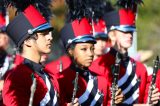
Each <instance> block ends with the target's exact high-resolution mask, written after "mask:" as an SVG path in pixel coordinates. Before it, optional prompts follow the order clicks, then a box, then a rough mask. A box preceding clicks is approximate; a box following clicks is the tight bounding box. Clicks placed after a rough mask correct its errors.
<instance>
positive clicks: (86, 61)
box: [69, 43, 94, 68]
mask: <svg viewBox="0 0 160 106" xmlns="http://www.w3.org/2000/svg"><path fill="white" fill-rule="evenodd" d="M69 54H70V55H71V56H72V57H73V58H74V60H75V62H76V63H77V64H78V65H79V66H80V67H81V68H84V67H89V66H90V65H91V63H92V61H93V57H94V44H92V43H77V44H76V45H75V48H74V49H69Z"/></svg>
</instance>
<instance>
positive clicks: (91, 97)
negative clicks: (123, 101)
mask: <svg viewBox="0 0 160 106" xmlns="http://www.w3.org/2000/svg"><path fill="white" fill-rule="evenodd" d="M79 29H81V30H79ZM61 37H62V40H63V42H64V45H65V46H66V51H67V53H68V55H69V57H70V59H71V65H70V66H69V67H68V68H67V69H65V70H64V71H63V72H62V73H60V74H59V75H57V76H58V82H59V86H60V97H61V98H62V99H63V105H65V103H66V102H71V101H72V97H74V96H75V98H78V101H79V104H80V105H81V106H101V105H103V106H106V105H107V104H106V103H107V98H108V97H107V93H108V92H107V89H109V88H107V80H106V79H105V78H104V77H102V76H97V74H95V73H92V72H90V70H89V69H88V67H89V66H90V65H91V63H92V61H93V58H94V44H95V43H96V40H95V39H94V37H93V36H92V27H91V25H90V24H89V23H88V20H87V19H86V18H82V19H81V20H80V21H79V20H74V21H73V22H72V23H69V24H66V25H65V26H64V28H63V29H62V31H61ZM76 73H78V74H79V75H78V82H77V83H76V84H77V90H76V91H74V89H75V88H74V85H75V77H76ZM66 84H67V85H66ZM73 92H76V94H75V95H74V93H73ZM117 94H119V92H118V93H117ZM116 100H117V101H116V102H118V101H119V97H118V98H116Z"/></svg>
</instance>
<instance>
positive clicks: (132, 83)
mask: <svg viewBox="0 0 160 106" xmlns="http://www.w3.org/2000/svg"><path fill="white" fill-rule="evenodd" d="M136 83H137V76H136V75H135V76H134V78H133V80H132V82H131V83H130V85H129V86H128V87H127V88H126V89H125V90H123V93H124V94H126V93H127V92H129V90H130V89H131V88H132V87H133V86H135V85H136Z"/></svg>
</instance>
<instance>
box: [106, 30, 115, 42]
mask: <svg viewBox="0 0 160 106" xmlns="http://www.w3.org/2000/svg"><path fill="white" fill-rule="evenodd" d="M108 36H109V39H110V40H111V41H115V40H116V36H115V31H114V30H113V31H110V32H109V33H108Z"/></svg>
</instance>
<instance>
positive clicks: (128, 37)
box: [115, 31, 133, 49]
mask: <svg viewBox="0 0 160 106" xmlns="http://www.w3.org/2000/svg"><path fill="white" fill-rule="evenodd" d="M115 37H116V38H115V39H116V43H117V45H118V46H119V47H120V48H124V49H128V48H129V47H131V46H132V39H133V33H132V32H121V31H115Z"/></svg>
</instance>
